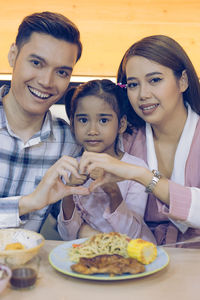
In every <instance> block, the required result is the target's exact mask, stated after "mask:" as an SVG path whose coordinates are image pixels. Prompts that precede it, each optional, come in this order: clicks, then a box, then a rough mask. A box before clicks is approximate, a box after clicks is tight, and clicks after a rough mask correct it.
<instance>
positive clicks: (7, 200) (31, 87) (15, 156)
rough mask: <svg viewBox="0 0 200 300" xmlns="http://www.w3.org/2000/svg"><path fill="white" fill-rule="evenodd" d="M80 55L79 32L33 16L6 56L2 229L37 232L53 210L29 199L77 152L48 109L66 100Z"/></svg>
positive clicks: (0, 113)
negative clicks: (62, 159)
mask: <svg viewBox="0 0 200 300" xmlns="http://www.w3.org/2000/svg"><path fill="white" fill-rule="evenodd" d="M81 52H82V45H81V42H80V33H79V30H78V29H77V27H76V26H75V25H74V24H73V23H72V22H71V21H70V20H69V19H67V18H66V17H64V16H63V15H60V14H57V13H51V12H42V13H35V14H32V15H30V16H27V17H25V18H24V20H23V21H22V23H21V25H20V26H19V29H18V34H17V37H16V41H15V43H14V44H12V45H11V48H10V51H9V56H8V57H9V63H10V65H11V67H12V68H13V75H12V81H11V87H10V88H8V87H7V86H3V87H2V88H1V89H0V139H1V144H0V165H1V168H0V228H5V227H18V226H22V227H25V228H27V229H31V230H36V231H39V230H40V229H41V226H42V224H43V222H44V220H45V218H46V216H47V215H48V212H49V211H50V209H51V206H49V205H44V203H40V201H38V202H37V203H35V202H34V198H33V197H30V198H28V197H27V195H29V194H30V193H33V191H34V190H35V189H36V187H37V186H38V184H39V182H40V181H41V179H42V178H43V176H44V174H45V173H46V171H47V169H49V168H50V166H52V165H53V164H54V163H55V162H56V161H57V160H58V159H59V158H60V157H61V156H62V155H67V156H75V155H77V153H78V152H79V149H78V147H77V145H76V143H75V141H74V139H73V136H72V135H71V132H70V129H69V126H68V124H67V123H66V122H65V121H63V120H61V119H56V118H54V117H52V115H51V113H50V111H49V108H50V107H51V105H53V104H54V103H56V102H57V101H58V100H59V99H60V98H61V97H62V96H63V95H64V93H65V91H66V89H67V87H68V85H69V82H70V77H71V74H72V71H73V68H74V65H75V64H76V62H77V61H78V60H79V58H80V56H81ZM24 196H25V197H24ZM19 217H21V218H19Z"/></svg>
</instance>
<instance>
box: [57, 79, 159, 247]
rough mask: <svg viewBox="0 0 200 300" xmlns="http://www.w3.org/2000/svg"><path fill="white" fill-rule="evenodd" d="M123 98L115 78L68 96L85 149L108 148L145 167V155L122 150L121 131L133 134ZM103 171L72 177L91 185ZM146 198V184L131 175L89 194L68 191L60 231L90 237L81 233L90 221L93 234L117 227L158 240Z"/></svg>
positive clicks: (69, 237) (76, 182)
mask: <svg viewBox="0 0 200 300" xmlns="http://www.w3.org/2000/svg"><path fill="white" fill-rule="evenodd" d="M124 97H126V96H125V94H124V92H123V90H122V89H121V88H120V87H119V86H117V85H115V84H114V83H113V82H112V81H110V80H92V81H89V82H87V83H84V84H82V85H80V86H78V87H77V88H76V89H75V90H74V92H73V93H72V91H70V92H69V93H68V94H67V95H66V111H67V114H68V116H69V118H70V123H71V128H72V132H73V133H74V135H75V138H76V140H77V142H78V143H79V144H80V145H82V146H83V151H89V152H98V153H107V154H109V155H111V156H113V157H115V158H117V159H119V160H121V161H123V162H127V163H132V164H135V165H138V166H146V164H145V163H144V161H143V160H141V159H139V158H136V157H134V156H132V155H129V154H128V153H124V152H122V151H121V150H120V149H119V146H118V145H119V135H120V134H122V133H124V132H125V131H127V132H129V133H131V128H129V127H127V120H126V116H125V113H124V112H125V109H126V107H125V105H126V103H127V101H126V99H125V98H124ZM69 111H70V113H69ZM79 160H80V158H79ZM100 172H101V169H95V172H93V173H92V174H90V178H88V177H87V175H81V179H77V178H75V177H74V176H71V178H70V180H71V181H70V182H71V183H70V184H71V185H75V186H76V185H82V184H84V186H86V187H89V186H90V184H91V182H92V181H93V179H96V178H97V177H98V176H100ZM146 201H147V194H146V193H145V189H144V187H143V186H142V185H141V184H139V183H137V182H136V181H131V180H125V181H121V182H118V183H107V184H104V185H103V186H101V187H98V188H97V189H95V190H94V191H93V192H92V193H91V194H90V195H86V196H82V195H71V196H68V197H66V198H65V199H63V201H62V205H61V210H60V214H59V216H58V231H59V233H60V235H61V237H62V238H63V239H64V240H72V239H76V238H79V237H83V236H85V235H84V234H80V232H81V230H82V225H83V224H87V226H88V227H89V228H90V229H91V231H90V232H92V234H94V233H97V232H111V231H116V232H120V233H122V234H127V235H128V236H129V237H131V238H143V239H146V240H149V241H152V242H155V239H154V237H153V235H152V233H151V231H150V230H149V228H148V227H147V225H146V224H145V223H144V221H143V216H144V212H145V208H146ZM83 227H84V226H83Z"/></svg>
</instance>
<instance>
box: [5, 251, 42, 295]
mask: <svg viewBox="0 0 200 300" xmlns="http://www.w3.org/2000/svg"><path fill="white" fill-rule="evenodd" d="M40 260H41V258H40V257H39V256H38V255H36V256H34V257H33V258H32V259H31V260H29V261H27V262H26V263H24V264H18V265H13V264H11V263H9V261H7V265H8V266H9V267H10V268H11V270H12V276H11V278H10V284H11V286H12V288H16V289H24V288H30V287H33V286H34V285H35V283H36V281H37V278H38V272H39V266H40Z"/></svg>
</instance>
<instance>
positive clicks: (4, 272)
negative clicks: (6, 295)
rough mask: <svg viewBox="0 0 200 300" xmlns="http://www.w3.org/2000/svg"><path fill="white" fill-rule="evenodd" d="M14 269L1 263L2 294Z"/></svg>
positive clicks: (0, 289)
mask: <svg viewBox="0 0 200 300" xmlns="http://www.w3.org/2000/svg"><path fill="white" fill-rule="evenodd" d="M11 275H12V271H11V270H10V268H9V267H8V266H6V265H3V264H0V294H1V293H2V292H3V290H4V289H5V288H6V287H7V285H8V282H9V280H10V278H11Z"/></svg>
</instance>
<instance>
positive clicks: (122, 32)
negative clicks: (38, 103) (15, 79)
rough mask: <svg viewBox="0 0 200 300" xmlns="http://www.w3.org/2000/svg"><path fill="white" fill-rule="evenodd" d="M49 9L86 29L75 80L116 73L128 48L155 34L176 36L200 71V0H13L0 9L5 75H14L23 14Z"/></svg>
mask: <svg viewBox="0 0 200 300" xmlns="http://www.w3.org/2000/svg"><path fill="white" fill-rule="evenodd" d="M45 10H49V11H54V12H59V13H62V14H64V15H65V16H67V17H68V18H70V19H71V20H72V21H73V22H74V23H75V24H76V25H77V26H78V28H79V30H80V32H81V40H82V42H83V55H82V58H81V60H80V61H79V62H78V63H77V65H76V67H75V69H74V73H73V75H74V76H81V78H79V77H75V78H74V79H73V80H74V81H80V80H81V81H82V80H85V79H84V78H85V77H87V76H89V77H95V78H96V77H102V76H103V77H110V78H113V79H114V78H115V75H116V73H117V69H118V65H119V63H120V61H121V59H122V56H123V54H124V52H125V50H126V49H127V48H128V47H129V46H130V45H131V44H133V43H134V42H135V41H137V40H138V39H141V38H143V37H145V36H147V35H152V34H165V35H169V36H171V37H172V38H175V39H176V40H177V41H178V42H179V43H180V44H181V45H182V46H183V47H184V49H185V50H186V52H187V53H188V54H189V56H190V58H191V60H192V62H193V63H194V65H195V67H196V69H197V71H198V74H199V76H200V59H199V53H200V0H168V1H163V0H101V1H99V0H56V1H55V0H32V1H27V0H17V1H16V0H9V1H8V2H7V1H2V3H1V9H0V37H1V51H0V75H1V77H0V79H2V78H3V77H2V75H7V76H8V77H7V78H8V79H9V78H10V77H9V74H11V71H12V70H11V69H10V67H9V65H8V62H7V53H8V50H9V47H10V45H11V43H12V42H13V41H14V39H15V36H16V33H17V28H18V26H19V24H20V23H21V21H22V19H23V18H24V16H26V15H28V14H31V13H33V12H39V11H45ZM5 78H6V77H4V79H5ZM86 80H87V78H86Z"/></svg>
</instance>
